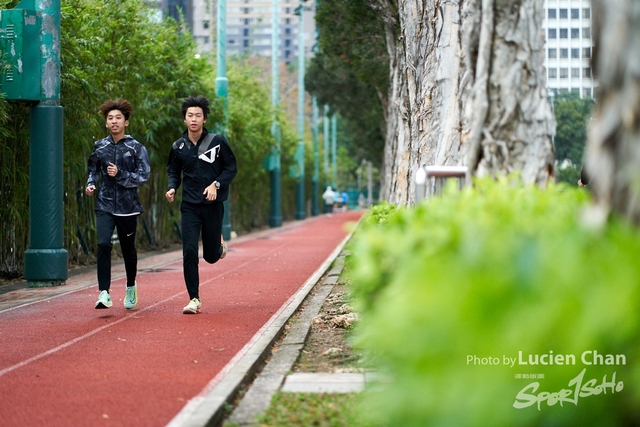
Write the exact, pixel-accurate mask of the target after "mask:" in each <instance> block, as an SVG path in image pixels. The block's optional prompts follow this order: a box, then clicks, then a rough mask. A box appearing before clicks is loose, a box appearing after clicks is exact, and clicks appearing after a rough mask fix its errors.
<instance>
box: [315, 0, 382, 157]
mask: <svg viewBox="0 0 640 427" xmlns="http://www.w3.org/2000/svg"><path fill="white" fill-rule="evenodd" d="M316 26H317V28H318V33H319V37H318V46H317V47H318V50H317V53H316V55H315V57H314V58H313V59H312V61H311V63H310V64H309V67H308V69H307V71H306V73H305V87H306V89H307V90H308V91H309V92H310V93H312V94H314V95H316V96H317V99H318V103H319V104H320V105H323V104H328V105H330V106H331V110H332V112H338V113H339V114H340V117H341V119H343V120H344V122H346V123H345V125H346V126H343V123H341V127H343V128H346V134H347V135H344V136H347V138H344V137H343V138H341V139H340V145H341V146H342V147H347V148H348V150H349V153H350V154H351V156H352V157H353V158H354V160H355V161H356V162H357V163H359V162H360V161H361V160H362V159H367V160H370V161H372V162H373V163H374V165H376V166H378V167H379V166H380V164H381V161H382V150H383V146H384V134H385V120H384V112H385V111H386V108H385V107H384V105H385V104H386V102H387V101H388V97H387V87H388V84H389V82H388V78H387V74H388V70H389V65H388V63H389V59H388V54H387V50H386V47H385V38H384V36H385V32H384V28H383V23H382V20H381V19H380V17H379V16H378V14H377V13H376V12H375V11H373V10H372V9H371V8H370V7H369V6H368V4H367V2H366V0H350V1H344V0H322V1H318V7H317V11H316Z"/></svg>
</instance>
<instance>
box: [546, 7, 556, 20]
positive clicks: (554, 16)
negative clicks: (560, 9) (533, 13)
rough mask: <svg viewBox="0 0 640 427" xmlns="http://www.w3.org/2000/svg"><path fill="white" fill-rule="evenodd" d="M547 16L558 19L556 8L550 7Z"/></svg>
mask: <svg viewBox="0 0 640 427" xmlns="http://www.w3.org/2000/svg"><path fill="white" fill-rule="evenodd" d="M547 18H549V19H556V9H548V10H547Z"/></svg>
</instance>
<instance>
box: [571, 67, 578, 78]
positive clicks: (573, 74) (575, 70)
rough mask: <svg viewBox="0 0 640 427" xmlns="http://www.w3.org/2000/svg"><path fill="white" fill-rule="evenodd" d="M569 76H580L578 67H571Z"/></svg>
mask: <svg viewBox="0 0 640 427" xmlns="http://www.w3.org/2000/svg"><path fill="white" fill-rule="evenodd" d="M571 78H572V79H577V78H580V68H572V69H571Z"/></svg>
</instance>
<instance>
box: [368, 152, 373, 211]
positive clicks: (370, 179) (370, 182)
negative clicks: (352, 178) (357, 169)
mask: <svg viewBox="0 0 640 427" xmlns="http://www.w3.org/2000/svg"><path fill="white" fill-rule="evenodd" d="M372 193H373V173H372V170H371V161H368V162H367V207H368V208H370V207H371V205H372V204H373V194H372Z"/></svg>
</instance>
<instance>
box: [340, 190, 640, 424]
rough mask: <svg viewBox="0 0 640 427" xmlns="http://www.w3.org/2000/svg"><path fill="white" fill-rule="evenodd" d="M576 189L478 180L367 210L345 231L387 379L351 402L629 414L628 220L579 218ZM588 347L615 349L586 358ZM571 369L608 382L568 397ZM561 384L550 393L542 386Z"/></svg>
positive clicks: (363, 339)
mask: <svg viewBox="0 0 640 427" xmlns="http://www.w3.org/2000/svg"><path fill="white" fill-rule="evenodd" d="M587 200H588V193H587V192H585V191H583V190H581V189H573V188H570V187H569V186H566V185H564V184H560V185H552V186H550V187H549V188H548V189H546V190H540V189H538V188H536V187H522V186H515V185H513V184H511V183H508V182H507V181H506V180H504V181H501V182H497V183H496V182H491V181H479V182H477V183H476V185H475V188H474V189H468V190H465V191H462V192H457V193H456V192H448V193H447V194H446V195H445V196H444V197H441V198H435V199H433V200H431V201H429V202H426V203H424V204H422V205H420V206H418V207H417V208H414V209H399V210H398V211H397V212H396V213H394V214H393V215H391V216H390V217H389V218H388V221H387V222H386V225H379V224H377V222H378V221H375V220H373V221H371V220H370V221H365V222H364V223H363V225H362V227H361V230H359V232H358V234H357V235H356V237H355V239H354V242H353V243H352V253H353V260H352V262H353V264H352V265H353V268H352V277H351V278H352V287H353V293H354V296H355V299H356V302H355V304H356V307H357V309H358V310H359V311H360V312H361V314H362V320H361V322H360V325H359V327H358V329H357V333H356V337H355V338H356V343H357V345H358V346H360V347H362V349H363V350H364V351H365V353H366V354H367V355H368V356H369V358H370V359H371V360H372V361H373V364H374V365H375V366H376V369H377V370H379V371H380V373H381V374H383V378H385V379H386V380H385V381H383V382H381V384H380V386H381V387H377V388H376V387H374V388H371V389H370V391H369V392H368V393H367V400H366V401H367V404H366V411H363V414H364V415H363V416H365V417H367V418H371V419H373V420H377V421H378V423H379V424H380V425H388V426H405V427H406V426H542V425H544V426H567V425H590V426H605V425H632V424H633V423H637V420H638V419H640V410H639V409H638V408H639V405H638V404H637V402H638V401H639V399H640V388H639V386H640V369H639V368H638V365H637V363H636V361H637V360H638V356H640V354H639V353H640V345H639V344H638V343H640V331H639V329H638V320H639V319H638V317H639V315H640V295H639V291H640V287H639V286H638V280H639V279H638V278H639V277H640V265H639V263H638V262H637V254H638V253H640V233H639V232H638V230H636V229H633V228H631V227H630V226H628V225H626V224H624V223H622V222H619V221H617V220H615V219H614V220H612V222H611V223H610V224H609V225H608V226H607V227H606V228H605V229H603V230H598V231H593V230H588V229H585V228H583V227H582V226H581V225H580V222H579V219H578V218H579V214H580V212H581V209H582V208H583V207H584V205H585V203H586V202H587ZM374 212H375V211H374ZM590 351H591V352H592V351H596V352H597V353H598V354H601V355H623V356H624V358H625V362H626V363H625V364H618V365H607V364H604V362H606V361H609V360H607V359H606V358H604V359H603V361H602V362H603V364H592V365H587V364H585V363H583V361H582V359H581V355H582V354H583V353H584V352H590ZM519 352H521V353H519ZM519 354H521V355H522V356H521V358H519ZM585 354H586V356H587V357H588V359H587V360H586V361H587V362H589V359H591V358H592V356H593V353H585ZM550 355H552V356H553V357H552V358H551V359H550V360H551V362H552V363H553V364H550V363H547V364H542V363H541V360H544V361H548V360H549V356H550ZM529 356H531V357H532V361H535V359H536V357H537V358H538V364H535V365H534V364H532V363H529ZM572 356H573V357H575V363H570V362H571V361H572V359H571V357H572ZM505 357H507V358H509V359H510V361H508V362H507V363H505ZM556 357H563V358H565V360H566V361H567V362H568V363H565V364H560V362H562V360H560V359H559V358H558V359H556ZM514 358H515V361H514V365H513V366H511V363H512V362H511V360H513V359H514ZM521 361H523V362H526V363H527V364H526V365H525V364H522V363H520V362H521ZM614 361H615V360H614ZM621 361H622V360H619V362H621ZM583 369H586V371H585V372H584V374H583V379H582V386H583V387H591V388H593V387H595V386H596V385H600V384H602V382H603V378H604V377H605V376H606V381H607V382H610V381H612V376H613V375H615V382H616V384H615V385H614V386H612V387H605V389H606V393H601V394H599V395H590V396H589V395H588V394H589V393H590V392H589V390H587V388H582V395H581V396H580V395H579V396H578V397H577V400H576V403H572V402H570V401H568V400H567V399H574V398H575V391H574V388H575V387H576V384H574V383H572V380H574V379H576V378H578V377H579V375H580V374H581V372H582V371H583ZM592 379H593V380H594V381H593V382H589V383H588V380H592ZM387 381H388V382H387ZM576 381H577V380H576ZM535 383H538V386H537V389H536V391H535V393H534V388H536V385H535ZM615 387H618V390H617V391H615ZM621 387H622V388H621ZM561 390H566V393H568V394H567V395H566V396H565V398H564V400H561V401H559V400H557V398H558V395H557V394H551V395H545V394H544V392H549V393H558V392H561ZM596 391H597V390H596ZM612 391H613V392H612ZM520 393H523V394H521V395H520V398H517V396H518V395H519V394H520ZM540 393H542V394H540ZM525 394H526V395H533V396H536V397H538V396H540V397H541V400H540V407H539V408H538V404H537V402H530V401H529V398H530V397H529V396H525ZM545 396H546V399H544V398H545ZM516 402H519V403H521V404H523V405H524V406H525V407H522V408H516V407H514V404H516ZM529 403H533V404H531V405H528V404H529Z"/></svg>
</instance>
